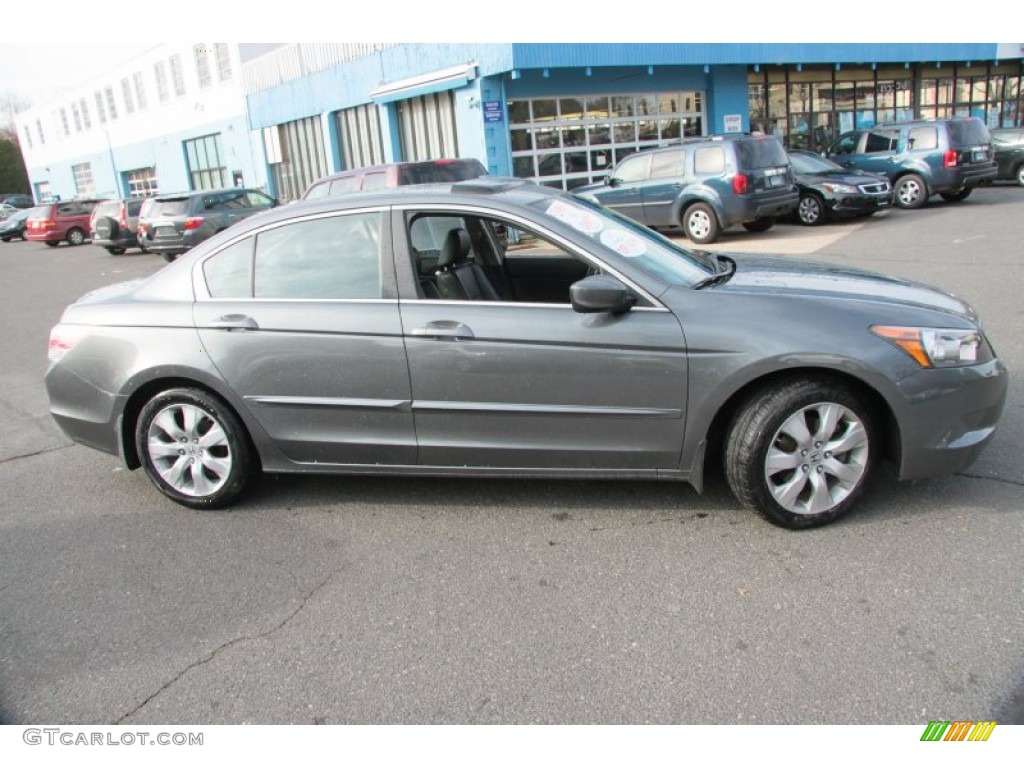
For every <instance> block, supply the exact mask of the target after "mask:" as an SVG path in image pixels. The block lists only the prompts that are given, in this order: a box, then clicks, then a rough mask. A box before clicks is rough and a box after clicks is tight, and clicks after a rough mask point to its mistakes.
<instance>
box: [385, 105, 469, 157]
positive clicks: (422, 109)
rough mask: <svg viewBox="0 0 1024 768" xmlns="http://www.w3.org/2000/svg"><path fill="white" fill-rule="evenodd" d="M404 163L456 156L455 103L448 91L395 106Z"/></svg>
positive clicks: (457, 141)
mask: <svg viewBox="0 0 1024 768" xmlns="http://www.w3.org/2000/svg"><path fill="white" fill-rule="evenodd" d="M395 106H396V108H397V110H398V129H399V135H400V138H401V144H402V158H403V159H404V160H413V161H415V160H433V159H434V158H438V157H458V156H459V140H458V134H457V132H456V129H455V100H454V98H453V96H452V93H451V91H441V92H440V93H430V94H427V95H426V96H417V97H416V98H413V99H406V100H405V101H399V102H397V103H396V105H395Z"/></svg>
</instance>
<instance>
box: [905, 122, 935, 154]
mask: <svg viewBox="0 0 1024 768" xmlns="http://www.w3.org/2000/svg"><path fill="white" fill-rule="evenodd" d="M908 140H909V142H910V147H909V148H910V149H935V148H936V147H938V146H939V132H938V130H937V129H936V128H934V127H932V126H930V125H929V126H924V127H921V128H911V129H910V135H909V137H908Z"/></svg>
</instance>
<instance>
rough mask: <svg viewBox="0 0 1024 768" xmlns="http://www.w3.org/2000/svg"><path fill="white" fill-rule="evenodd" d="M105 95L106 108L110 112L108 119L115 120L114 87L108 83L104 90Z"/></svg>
mask: <svg viewBox="0 0 1024 768" xmlns="http://www.w3.org/2000/svg"><path fill="white" fill-rule="evenodd" d="M104 93H105V94H106V96H107V110H108V111H109V112H110V119H111V120H117V105H116V104H114V89H113V88H111V87H110V86H109V85H108V86H107V87H106V89H105V90H104Z"/></svg>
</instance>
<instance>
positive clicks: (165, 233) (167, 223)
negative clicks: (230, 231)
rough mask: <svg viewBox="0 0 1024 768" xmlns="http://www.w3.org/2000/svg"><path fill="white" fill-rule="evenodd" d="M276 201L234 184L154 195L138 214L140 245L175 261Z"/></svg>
mask: <svg viewBox="0 0 1024 768" xmlns="http://www.w3.org/2000/svg"><path fill="white" fill-rule="evenodd" d="M275 205H277V201H276V200H275V199H274V198H272V197H270V196H269V195H267V194H266V193H265V192H261V191H260V190H258V189H242V188H236V187H229V188H227V189H209V190H201V191H199V192H179V193H175V194H167V195H157V196H155V197H153V198H151V201H150V202H149V204H148V205H146V207H145V210H143V211H142V212H141V213H140V214H139V227H138V238H139V245H141V246H142V249H143V250H145V251H152V252H153V253H159V254H162V255H163V257H164V260H165V261H174V260H175V259H176V258H177V257H178V256H180V255H181V254H183V253H185V251H187V250H189V249H190V248H192V247H194V246H196V245H198V244H199V243H201V242H203V241H204V240H206V239H208V238H210V237H213V236H214V235H215V234H217V233H218V232H221V231H223V230H225V229H227V228H228V227H230V226H231V225H232V224H234V223H235V222H236V221H241V220H242V219H245V218H248V217H249V216H252V215H253V214H255V213H260V212H261V211H265V210H268V209H269V208H273V207H274V206H275Z"/></svg>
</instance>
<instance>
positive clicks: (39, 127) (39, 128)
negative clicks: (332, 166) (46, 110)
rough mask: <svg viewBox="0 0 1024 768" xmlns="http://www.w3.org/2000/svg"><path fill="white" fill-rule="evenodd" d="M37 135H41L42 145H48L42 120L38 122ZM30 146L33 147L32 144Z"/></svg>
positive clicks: (40, 141)
mask: <svg viewBox="0 0 1024 768" xmlns="http://www.w3.org/2000/svg"><path fill="white" fill-rule="evenodd" d="M36 133H38V134H39V143H40V144H45V143H46V137H45V136H44V135H43V121H42V120H36ZM30 146H31V144H30Z"/></svg>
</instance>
